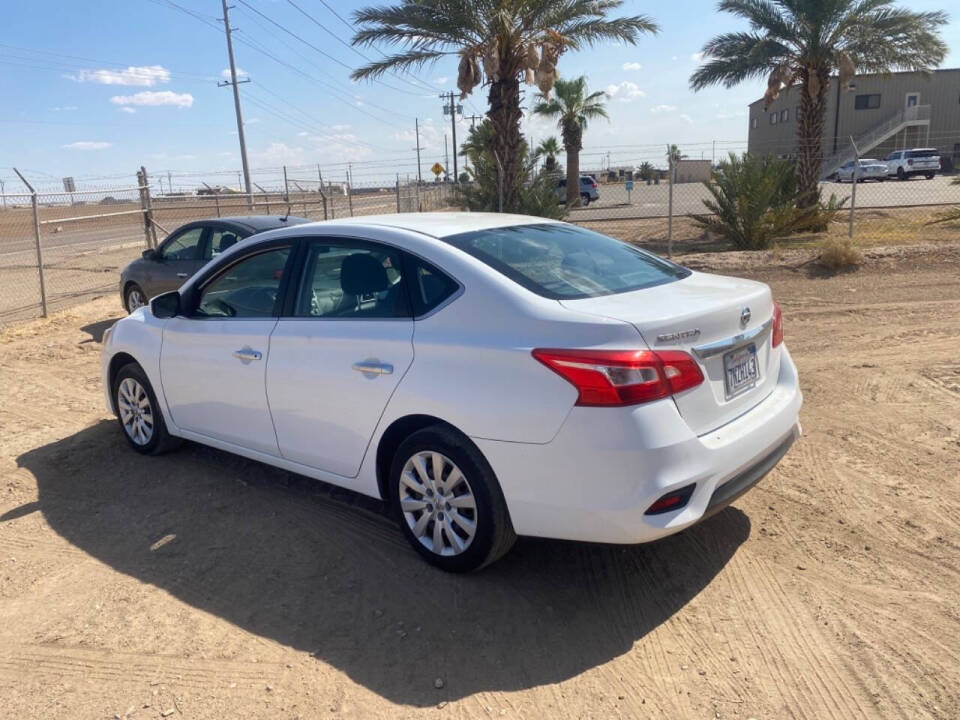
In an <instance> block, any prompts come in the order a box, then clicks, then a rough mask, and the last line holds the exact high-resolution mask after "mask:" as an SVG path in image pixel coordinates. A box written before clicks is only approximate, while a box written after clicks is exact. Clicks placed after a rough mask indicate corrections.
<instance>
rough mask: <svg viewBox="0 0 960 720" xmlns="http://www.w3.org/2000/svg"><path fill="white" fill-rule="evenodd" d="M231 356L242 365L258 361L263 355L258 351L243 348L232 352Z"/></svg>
mask: <svg viewBox="0 0 960 720" xmlns="http://www.w3.org/2000/svg"><path fill="white" fill-rule="evenodd" d="M233 356H234V357H235V358H236V359H237V360H239V361H240V362H242V363H248V362H250V361H251V360H260V359H261V358H262V357H263V353H261V352H260V351H259V350H252V349H251V348H243V349H242V350H234V351H233Z"/></svg>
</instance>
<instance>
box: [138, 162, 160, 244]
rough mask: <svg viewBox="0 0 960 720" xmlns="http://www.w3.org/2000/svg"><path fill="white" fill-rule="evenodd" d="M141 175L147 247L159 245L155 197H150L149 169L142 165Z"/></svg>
mask: <svg viewBox="0 0 960 720" xmlns="http://www.w3.org/2000/svg"><path fill="white" fill-rule="evenodd" d="M140 175H141V177H142V179H143V190H142V193H143V195H142V197H143V222H144V230H145V231H146V233H147V247H148V248H156V247H157V227H156V225H154V223H153V198H151V197H150V180H149V178H148V176H147V169H146V168H145V167H144V166H143V165H141V166H140Z"/></svg>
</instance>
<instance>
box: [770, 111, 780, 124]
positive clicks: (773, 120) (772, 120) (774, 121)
mask: <svg viewBox="0 0 960 720" xmlns="http://www.w3.org/2000/svg"><path fill="white" fill-rule="evenodd" d="M778 117H780V115H779V113H770V124H771V125H776V124H777V118H778Z"/></svg>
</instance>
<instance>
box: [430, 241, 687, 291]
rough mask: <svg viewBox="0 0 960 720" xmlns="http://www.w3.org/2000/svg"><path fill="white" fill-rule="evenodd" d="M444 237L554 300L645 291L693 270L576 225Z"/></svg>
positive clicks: (521, 283) (516, 280) (509, 276)
mask: <svg viewBox="0 0 960 720" xmlns="http://www.w3.org/2000/svg"><path fill="white" fill-rule="evenodd" d="M443 240H444V241H445V242H447V243H449V244H451V245H453V246H454V247H456V248H459V249H460V250H463V251H464V252H466V253H469V254H470V255H473V257H475V258H477V259H478V260H481V261H482V262H484V263H486V264H487V265H489V266H490V267H492V268H493V269H494V270H497V271H498V272H501V273H503V274H504V275H506V276H507V277H508V278H510V279H511V280H513V281H514V282H516V283H518V284H519V285H522V286H523V287H525V288H527V289H528V290H531V291H532V292H535V293H537V294H538V295H542V296H543V297H546V298H550V299H552V300H572V299H578V298H590V297H600V296H602V295H613V294H615V293H622V292H629V291H631V290H640V289H642V288H647V287H652V286H654V285H662V284H664V283H668V282H673V281H674V280H679V279H680V278H684V277H687V276H688V275H689V274H690V271H689V270H687V269H685V268H682V267H680V266H679V265H675V264H673V263H671V262H669V261H667V260H664V259H662V258H659V257H657V256H656V255H652V254H650V253H648V252H644V251H643V250H639V249H637V248H635V247H633V246H632V245H628V244H626V243H623V242H620V241H619V240H614V239H613V238H611V237H607V236H606V235H601V234H600V233H595V232H592V231H590V230H585V229H584V228H581V227H577V226H575V225H561V224H544V225H517V226H514V227H502V228H494V229H491V230H480V231H477V232H471V233H464V234H462V235H452V236H450V237H446V238H443Z"/></svg>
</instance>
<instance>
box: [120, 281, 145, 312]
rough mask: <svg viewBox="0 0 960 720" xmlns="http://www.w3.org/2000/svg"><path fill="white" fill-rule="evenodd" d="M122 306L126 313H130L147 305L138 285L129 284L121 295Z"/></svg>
mask: <svg viewBox="0 0 960 720" xmlns="http://www.w3.org/2000/svg"><path fill="white" fill-rule="evenodd" d="M123 304H124V306H125V307H126V308H127V312H128V313H132V312H133V311H134V310H139V309H140V308H142V307H143V306H144V305H146V304H147V295H146V293H144V292H143V289H142V288H141V287H140V286H139V285H137V284H136V283H130V284H129V285H128V286H127V289H126V291H124V293H123Z"/></svg>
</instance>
